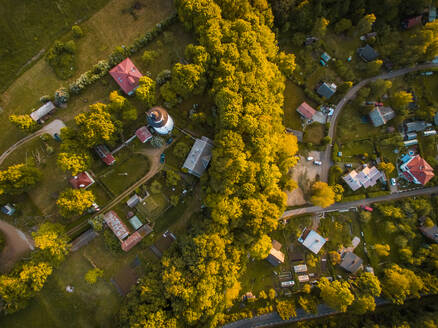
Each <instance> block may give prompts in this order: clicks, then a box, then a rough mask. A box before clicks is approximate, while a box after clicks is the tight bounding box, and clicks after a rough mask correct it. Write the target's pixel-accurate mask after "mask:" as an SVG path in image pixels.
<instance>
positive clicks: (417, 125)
mask: <svg viewBox="0 0 438 328" xmlns="http://www.w3.org/2000/svg"><path fill="white" fill-rule="evenodd" d="M431 126H432V124H430V123H426V122H425V121H414V122H408V123H406V132H407V133H410V132H420V131H424V130H426V128H428V127H431Z"/></svg>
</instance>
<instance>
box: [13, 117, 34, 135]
mask: <svg viewBox="0 0 438 328" xmlns="http://www.w3.org/2000/svg"><path fill="white" fill-rule="evenodd" d="M9 121H11V123H12V124H14V125H15V126H16V127H18V128H19V129H21V130H24V131H28V132H30V131H33V130H34V129H35V128H36V122H35V121H34V120H33V119H32V118H31V117H30V115H27V114H25V115H14V114H12V115H9Z"/></svg>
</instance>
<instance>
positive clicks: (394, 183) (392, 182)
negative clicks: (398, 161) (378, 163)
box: [391, 178, 397, 186]
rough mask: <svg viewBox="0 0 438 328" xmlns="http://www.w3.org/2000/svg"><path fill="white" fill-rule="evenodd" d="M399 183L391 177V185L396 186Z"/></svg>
mask: <svg viewBox="0 0 438 328" xmlns="http://www.w3.org/2000/svg"><path fill="white" fill-rule="evenodd" d="M396 184H397V182H396V181H395V179H394V178H391V186H395V185H396Z"/></svg>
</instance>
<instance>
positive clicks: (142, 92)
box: [135, 76, 156, 108]
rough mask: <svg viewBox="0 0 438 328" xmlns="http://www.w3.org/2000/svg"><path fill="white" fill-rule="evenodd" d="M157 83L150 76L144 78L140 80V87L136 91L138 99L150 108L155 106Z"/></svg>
mask: <svg viewBox="0 0 438 328" xmlns="http://www.w3.org/2000/svg"><path fill="white" fill-rule="evenodd" d="M155 88H156V83H155V81H154V80H152V79H151V78H150V77H148V76H142V77H141V78H140V80H139V86H138V88H137V89H136V90H135V95H136V97H137V98H138V99H139V100H140V101H141V102H143V104H144V105H145V106H146V107H147V108H149V107H152V106H153V105H155V101H156V100H155V92H156V91H155V90H156V89H155Z"/></svg>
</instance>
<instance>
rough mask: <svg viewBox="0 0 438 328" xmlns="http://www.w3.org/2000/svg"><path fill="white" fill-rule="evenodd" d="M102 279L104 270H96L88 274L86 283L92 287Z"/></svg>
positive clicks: (89, 271)
mask: <svg viewBox="0 0 438 328" xmlns="http://www.w3.org/2000/svg"><path fill="white" fill-rule="evenodd" d="M101 277H103V270H102V269H99V268H94V269H91V270H88V272H87V273H86V274H85V281H86V282H87V283H89V284H90V285H93V284H95V283H96V282H97V279H99V278H101Z"/></svg>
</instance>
